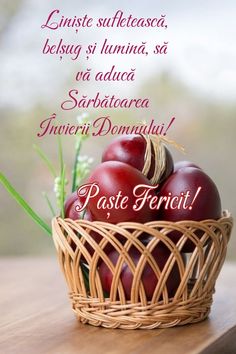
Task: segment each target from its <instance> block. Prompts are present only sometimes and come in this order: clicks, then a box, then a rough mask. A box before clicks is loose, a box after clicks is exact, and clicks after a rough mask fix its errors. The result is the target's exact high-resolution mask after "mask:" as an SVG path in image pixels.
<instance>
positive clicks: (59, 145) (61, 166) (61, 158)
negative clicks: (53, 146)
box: [57, 136, 64, 175]
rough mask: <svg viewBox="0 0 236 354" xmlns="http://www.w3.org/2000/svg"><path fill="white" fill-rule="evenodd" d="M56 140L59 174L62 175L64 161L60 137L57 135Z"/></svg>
mask: <svg viewBox="0 0 236 354" xmlns="http://www.w3.org/2000/svg"><path fill="white" fill-rule="evenodd" d="M57 141H58V155H59V161H60V171H61V172H60V174H61V175H62V171H63V168H64V162H63V152H62V144H61V138H60V136H57Z"/></svg>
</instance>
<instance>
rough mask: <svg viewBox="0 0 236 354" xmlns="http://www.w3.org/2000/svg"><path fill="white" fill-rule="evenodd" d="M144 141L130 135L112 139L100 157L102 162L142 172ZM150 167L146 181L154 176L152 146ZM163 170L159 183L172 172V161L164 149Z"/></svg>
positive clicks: (144, 150) (140, 136)
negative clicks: (119, 163) (131, 167)
mask: <svg viewBox="0 0 236 354" xmlns="http://www.w3.org/2000/svg"><path fill="white" fill-rule="evenodd" d="M146 148H147V144H146V140H145V138H144V137H143V136H142V135H139V134H131V135H122V136H119V137H118V138H116V139H114V140H113V141H112V142H111V143H110V144H109V145H108V146H107V147H106V149H105V150H104V152H103V155H102V162H105V161H121V162H125V163H127V164H128V165H131V166H133V167H135V168H137V169H138V170H139V171H142V170H143V167H144V163H145V159H146V156H145V153H146ZM151 151H152V153H151V165H150V168H149V170H148V172H147V174H146V177H147V178H148V179H151V178H152V177H153V174H154V169H155V164H156V163H157V161H155V154H154V147H153V145H152V149H151ZM165 153H166V156H165V159H166V163H165V170H164V172H163V173H162V175H161V176H160V179H159V181H158V182H159V183H161V182H162V181H163V180H164V179H166V178H167V177H168V176H169V175H170V174H171V173H172V171H173V164H174V163H173V159H172V156H171V154H170V152H169V150H168V149H167V148H166V147H165Z"/></svg>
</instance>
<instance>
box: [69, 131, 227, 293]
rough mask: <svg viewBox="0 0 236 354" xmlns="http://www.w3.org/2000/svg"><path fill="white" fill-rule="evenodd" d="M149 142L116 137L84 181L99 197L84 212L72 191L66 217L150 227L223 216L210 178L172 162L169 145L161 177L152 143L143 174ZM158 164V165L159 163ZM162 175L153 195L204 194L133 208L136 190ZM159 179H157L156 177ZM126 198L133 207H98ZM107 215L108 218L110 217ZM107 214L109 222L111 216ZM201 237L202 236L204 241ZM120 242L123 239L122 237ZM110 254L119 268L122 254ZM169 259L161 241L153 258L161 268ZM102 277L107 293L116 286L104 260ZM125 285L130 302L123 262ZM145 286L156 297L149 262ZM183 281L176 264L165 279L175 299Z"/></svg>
mask: <svg viewBox="0 0 236 354" xmlns="http://www.w3.org/2000/svg"><path fill="white" fill-rule="evenodd" d="M146 149H147V140H146V139H145V137H144V136H142V135H125V136H120V137H118V138H116V139H114V140H113V141H112V142H111V143H110V144H109V145H108V146H107V147H106V149H105V150H104V152H103V155H102V162H101V163H100V164H99V165H98V166H97V167H96V168H95V169H94V170H93V171H92V173H91V174H90V176H89V178H88V180H87V182H86V183H89V184H93V183H96V184H97V185H98V186H99V192H98V193H97V195H96V196H94V197H93V198H91V200H89V202H88V204H87V206H86V210H83V211H82V212H77V211H76V206H78V205H80V204H81V203H82V204H83V198H82V197H80V198H78V195H77V192H75V193H73V194H72V195H71V196H70V197H69V198H68V199H67V201H66V203H65V216H66V218H71V219H73V220H77V219H80V218H81V216H82V215H83V218H84V219H85V220H89V221H104V222H109V223H113V224H116V223H120V222H126V221H129V222H138V223H146V222H149V221H155V220H165V221H180V220H194V221H201V220H205V219H218V218H220V217H221V213H222V211H221V201H220V196H219V192H218V190H217V187H216V185H215V184H214V182H213V181H212V180H211V178H210V177H209V176H208V175H207V174H206V173H205V172H204V171H203V170H202V169H201V168H200V167H198V166H197V165H195V164H193V163H191V162H188V161H180V162H177V163H175V164H174V162H173V158H172V156H171V153H170V151H169V150H168V149H167V147H166V146H165V147H164V154H165V156H164V161H165V165H164V169H163V170H162V173H161V174H160V171H158V169H157V166H160V161H155V159H156V158H157V156H159V155H157V154H155V151H154V149H155V144H153V145H152V154H151V160H150V168H149V170H148V171H147V173H146V175H144V174H143V172H142V171H143V167H144V164H145V159H146V156H147V155H146ZM156 164H157V165H156ZM157 172H158V176H159V177H158V182H157V184H158V186H157V188H156V189H152V190H151V191H150V197H152V196H155V195H158V198H160V197H161V196H163V197H164V196H168V195H170V194H171V195H176V196H178V195H181V193H186V192H187V191H189V192H190V193H192V194H193V195H194V194H195V193H196V190H197V188H198V187H201V192H200V194H199V195H198V197H197V198H196V200H195V201H194V204H193V206H192V207H191V208H179V209H176V208H175V209H173V208H166V207H165V206H164V204H163V206H162V205H161V206H160V208H159V209H158V210H156V209H154V210H153V209H151V208H150V206H149V204H148V203H146V204H145V205H144V206H143V207H142V208H141V209H140V210H138V211H137V210H134V208H133V205H134V203H135V196H134V194H133V190H134V188H135V187H136V186H137V185H146V186H152V180H153V177H155V176H153V174H154V173H157ZM154 179H155V178H154ZM119 193H120V194H122V195H123V196H127V197H128V200H129V203H128V205H127V207H126V208H125V209H122V208H110V209H109V210H105V209H103V208H98V201H99V199H100V198H101V197H104V196H105V197H106V198H108V199H109V198H111V200H112V197H114V196H117V194H119ZM108 212H109V214H108ZM108 215H109V218H108ZM91 236H92V237H93V238H94V240H95V241H96V242H97V243H99V242H100V241H101V236H100V235H98V234H96V233H91ZM168 236H169V237H170V239H171V240H172V241H173V242H174V243H175V244H176V243H177V242H178V240H179V239H180V237H182V234H180V233H178V232H171V233H169V234H168ZM201 236H202V234H201V233H200V234H199V237H201ZM149 240H150V236H149V235H144V236H143V237H142V238H141V242H142V243H143V244H144V245H145V244H147V243H148V242H149ZM120 242H122V239H120ZM87 247H88V250H89V252H90V254H92V252H93V250H92V249H91V247H90V245H88V246H87ZM194 248H195V245H194V244H193V243H192V242H191V241H190V240H187V242H186V243H185V244H184V246H183V248H182V251H183V252H192V251H193V250H194ZM106 253H107V256H108V257H109V259H110V260H111V261H112V263H113V264H114V265H115V264H116V262H117V260H118V258H119V254H118V252H117V251H116V250H115V249H109V247H108V248H107V249H106ZM169 255H170V251H169V249H167V247H165V246H164V245H163V244H162V243H158V244H157V246H156V248H155V249H154V250H153V251H152V256H153V258H154V259H155V261H156V263H157V265H158V266H159V268H160V270H162V269H163V268H164V266H165V263H166V261H167V260H168V258H169ZM129 256H130V258H131V259H132V260H133V262H134V264H135V265H137V263H138V261H139V259H140V256H141V254H140V252H139V251H138V250H137V249H136V248H135V247H131V248H130V250H129ZM99 274H100V278H101V283H102V286H103V289H104V291H106V292H107V293H109V291H110V288H111V284H112V278H113V276H112V273H111V271H110V269H109V268H108V266H107V264H106V263H105V262H103V261H101V262H100V264H99ZM120 279H121V282H122V284H123V287H124V291H125V294H126V297H127V299H129V298H130V294H131V288H132V279H133V274H132V272H131V270H130V269H129V267H128V265H127V264H126V263H125V262H124V263H123V266H122V271H121V275H120ZM141 279H142V282H143V286H144V289H145V292H146V296H147V298H148V299H151V298H152V295H153V292H154V290H155V287H156V284H157V282H158V279H157V277H156V275H155V273H154V271H153V269H152V267H151V266H150V265H149V264H146V266H145V267H144V269H143V273H142V278H141ZM179 281H180V274H179V269H178V266H177V264H176V265H174V266H173V268H172V271H171V273H170V275H169V278H168V280H167V283H166V285H167V290H168V294H169V296H173V294H174V292H175V291H176V289H177V287H178V284H179Z"/></svg>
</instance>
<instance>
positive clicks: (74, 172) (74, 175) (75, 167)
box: [72, 137, 81, 193]
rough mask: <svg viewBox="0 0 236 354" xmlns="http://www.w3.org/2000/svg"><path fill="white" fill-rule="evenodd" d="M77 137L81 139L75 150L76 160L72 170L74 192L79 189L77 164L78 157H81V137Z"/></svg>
mask: <svg viewBox="0 0 236 354" xmlns="http://www.w3.org/2000/svg"><path fill="white" fill-rule="evenodd" d="M77 139H79V141H78V143H77V147H76V151H75V161H74V166H73V170H72V193H73V192H74V191H75V190H76V189H77V185H76V179H77V165H78V157H79V154H80V149H81V139H80V138H78V137H77Z"/></svg>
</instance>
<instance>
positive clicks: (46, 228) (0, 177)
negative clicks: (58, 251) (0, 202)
mask: <svg viewBox="0 0 236 354" xmlns="http://www.w3.org/2000/svg"><path fill="white" fill-rule="evenodd" d="M0 182H1V183H2V185H3V186H4V187H5V189H6V190H7V191H8V193H9V194H10V195H11V196H12V197H13V198H14V199H15V200H16V202H17V203H18V204H19V205H20V206H21V207H22V208H23V209H24V210H25V212H26V213H27V214H28V215H29V216H30V217H31V218H32V219H33V220H34V221H35V222H36V224H38V225H39V226H40V227H41V228H42V229H43V230H44V231H45V232H46V233H47V234H49V235H52V230H51V228H50V226H48V225H47V224H46V223H45V221H44V220H42V219H41V218H40V216H39V215H38V214H36V213H35V211H34V210H33V209H32V208H31V207H30V206H29V204H28V203H27V202H26V201H25V200H24V199H23V198H22V197H21V196H20V194H19V193H18V192H17V191H16V190H15V189H14V187H13V186H12V185H11V183H10V182H9V181H8V179H7V178H6V177H5V176H4V175H3V174H2V173H0Z"/></svg>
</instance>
